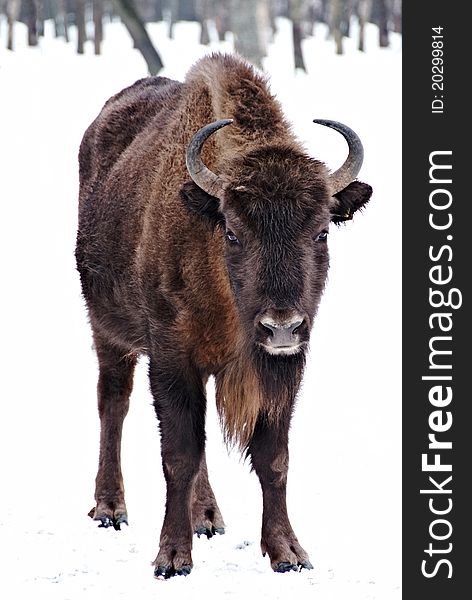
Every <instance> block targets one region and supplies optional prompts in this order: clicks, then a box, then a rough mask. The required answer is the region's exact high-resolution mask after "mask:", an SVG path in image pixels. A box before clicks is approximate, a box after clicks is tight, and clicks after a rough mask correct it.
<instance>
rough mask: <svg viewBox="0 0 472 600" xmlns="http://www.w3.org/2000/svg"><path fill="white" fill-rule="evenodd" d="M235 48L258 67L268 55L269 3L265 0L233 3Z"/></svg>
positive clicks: (237, 0)
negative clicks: (266, 42) (266, 30)
mask: <svg viewBox="0 0 472 600" xmlns="http://www.w3.org/2000/svg"><path fill="white" fill-rule="evenodd" d="M231 8H232V11H231V19H232V30H233V33H234V37H235V44H234V46H235V50H236V52H239V54H241V55H242V56H244V58H246V59H247V60H248V61H249V62H251V63H252V64H253V65H255V66H256V67H259V68H262V59H263V57H264V56H266V54H267V52H266V44H265V33H266V32H265V29H266V28H267V23H268V5H267V2H266V1H265V0H233V1H232V5H231Z"/></svg>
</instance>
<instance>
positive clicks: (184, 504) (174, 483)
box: [150, 360, 206, 579]
mask: <svg viewBox="0 0 472 600" xmlns="http://www.w3.org/2000/svg"><path fill="white" fill-rule="evenodd" d="M167 364H168V366H167V368H162V367H161V366H160V365H158V364H157V363H156V362H154V361H153V360H151V363H150V380H151V390H152V393H153V396H154V407H155V409H156V414H157V417H158V419H159V425H160V430H161V453H162V466H163V470H164V477H165V480H166V484H167V497H166V511H165V517H164V523H163V526H162V530H161V537H160V545H159V552H158V554H157V557H156V559H155V560H154V563H153V564H154V567H155V569H154V575H155V576H156V577H165V578H166V579H167V578H169V577H172V576H173V575H188V574H189V573H190V571H191V569H192V566H193V563H192V554H191V551H192V536H193V526H192V510H191V500H192V493H193V488H194V484H195V480H196V477H197V474H198V472H199V469H200V465H201V462H202V457H203V452H204V447H205V409H206V399H205V394H204V387H203V381H202V378H201V377H200V376H199V374H198V372H197V370H196V369H194V368H192V367H191V366H186V368H184V367H183V366H179V365H178V363H177V362H176V361H174V362H173V364H170V361H169V363H167Z"/></svg>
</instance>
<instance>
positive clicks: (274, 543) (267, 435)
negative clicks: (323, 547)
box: [248, 415, 313, 573]
mask: <svg viewBox="0 0 472 600" xmlns="http://www.w3.org/2000/svg"><path fill="white" fill-rule="evenodd" d="M289 420H290V417H289V415H286V418H283V417H282V418H280V419H279V421H278V422H277V423H271V422H270V421H269V420H268V419H267V418H266V417H265V416H264V415H261V416H260V417H259V418H258V421H257V424H256V427H255V430H254V434H253V437H252V440H251V442H250V444H249V448H248V454H249V455H250V456H251V462H252V465H253V467H254V470H255V471H256V473H257V475H258V477H259V480H260V482H261V487H262V496H263V513H262V538H261V549H262V554H263V555H264V556H265V554H266V552H267V553H268V554H269V558H270V563H271V566H272V568H273V569H274V571H277V572H279V573H283V572H285V571H292V570H294V571H297V570H299V569H301V568H305V569H312V568H313V567H312V565H311V563H310V560H309V558H308V554H307V553H306V552H305V550H303V548H302V547H301V546H300V544H299V543H298V540H297V537H296V535H295V533H294V531H293V529H292V526H291V525H290V521H289V518H288V514H287V502H286V489H287V472H288V428H289Z"/></svg>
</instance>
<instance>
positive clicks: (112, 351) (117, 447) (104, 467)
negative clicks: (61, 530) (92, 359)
mask: <svg viewBox="0 0 472 600" xmlns="http://www.w3.org/2000/svg"><path fill="white" fill-rule="evenodd" d="M95 346H96V351H97V356H98V362H99V367H100V374H99V379H98V389H97V392H98V413H99V416H100V456H99V461H98V473H97V477H96V480H95V501H96V506H95V508H93V509H92V510H91V511H90V513H89V515H90V516H91V517H92V518H93V519H94V520H95V521H100V522H101V525H100V527H109V526H113V527H114V528H115V529H120V524H121V523H126V524H127V523H128V515H127V512H126V505H125V491H124V485H123V476H122V474H121V434H122V429H123V421H124V418H125V416H126V414H127V412H128V407H129V397H130V394H131V390H132V388H133V373H134V367H135V365H136V357H135V356H132V357H129V356H123V352H122V351H120V350H119V349H118V348H116V347H115V346H112V345H110V344H109V343H107V342H105V341H104V340H103V339H101V338H100V336H98V335H95Z"/></svg>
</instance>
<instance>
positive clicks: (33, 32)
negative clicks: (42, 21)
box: [23, 0, 38, 46]
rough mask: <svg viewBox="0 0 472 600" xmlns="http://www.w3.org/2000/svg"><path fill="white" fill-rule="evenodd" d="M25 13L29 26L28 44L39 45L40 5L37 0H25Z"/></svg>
mask: <svg viewBox="0 0 472 600" xmlns="http://www.w3.org/2000/svg"><path fill="white" fill-rule="evenodd" d="M23 7H24V9H23V14H24V18H25V22H26V26H27V28H28V46H37V45H38V5H37V3H36V0H23Z"/></svg>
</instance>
